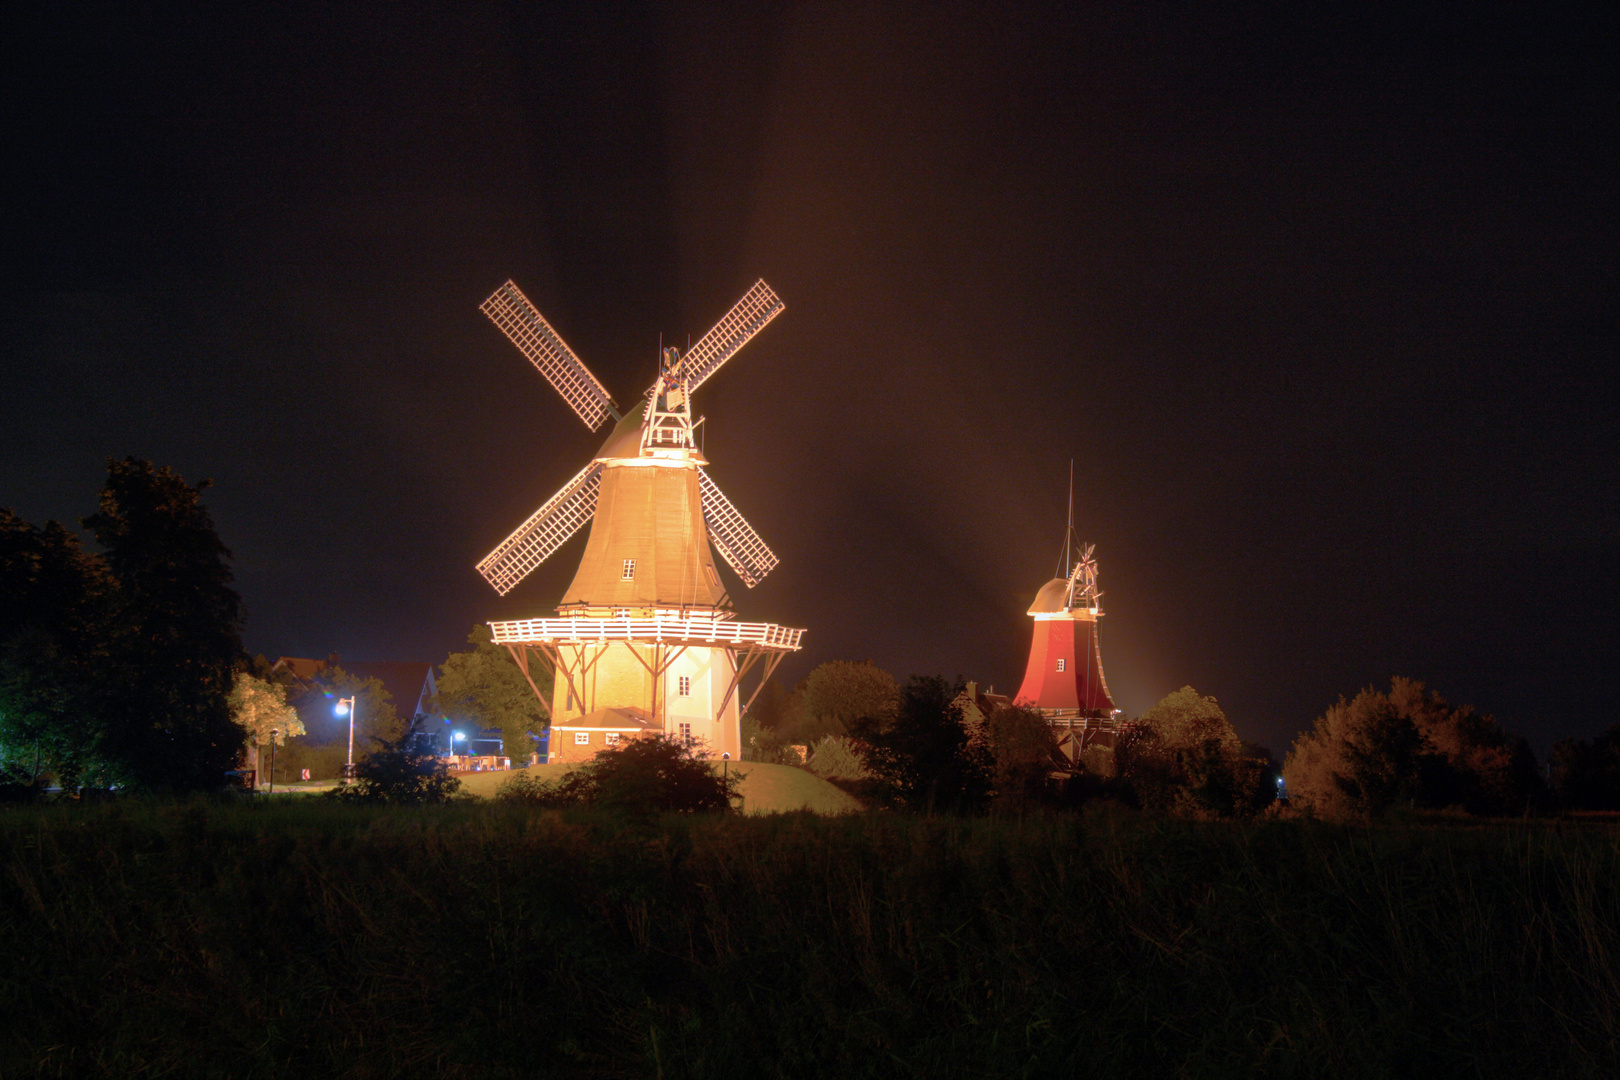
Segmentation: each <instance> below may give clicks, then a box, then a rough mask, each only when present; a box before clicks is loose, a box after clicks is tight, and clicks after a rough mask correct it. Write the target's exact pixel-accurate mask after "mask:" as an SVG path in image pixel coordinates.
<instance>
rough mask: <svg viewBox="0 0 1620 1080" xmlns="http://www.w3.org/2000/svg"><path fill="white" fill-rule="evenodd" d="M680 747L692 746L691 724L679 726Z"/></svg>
mask: <svg viewBox="0 0 1620 1080" xmlns="http://www.w3.org/2000/svg"><path fill="white" fill-rule="evenodd" d="M681 745H682V746H691V745H692V725H691V724H682V725H681Z"/></svg>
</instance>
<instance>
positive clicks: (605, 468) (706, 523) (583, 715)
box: [478, 281, 804, 761]
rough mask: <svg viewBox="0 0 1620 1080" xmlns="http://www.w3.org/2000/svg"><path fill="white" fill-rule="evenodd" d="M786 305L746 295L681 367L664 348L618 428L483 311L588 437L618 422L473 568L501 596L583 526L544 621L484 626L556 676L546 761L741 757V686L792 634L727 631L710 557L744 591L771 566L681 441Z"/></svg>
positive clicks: (548, 335)
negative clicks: (723, 370) (572, 567)
mask: <svg viewBox="0 0 1620 1080" xmlns="http://www.w3.org/2000/svg"><path fill="white" fill-rule="evenodd" d="M783 306H784V305H783V304H782V301H781V300H780V299H778V298H777V296H776V294H775V293H774V292H772V291H771V289H770V287H769V286H768V285H766V284H765V283H764V282H763V281H760V282H757V283H756V284H755V285H754V287H753V288H752V289H750V290H749V291H748V293H747V294H746V295H744V296H743V298H742V299H741V300H739V301H738V302H737V304H736V305H735V306H734V307H733V308H732V309H731V311H730V312H728V313H727V314H726V316H725V317H724V318H722V319H721V320H720V322H719V323H717V324H716V325H715V327H714V328H713V329H712V330H710V331H709V332H708V333H707V334H705V335H704V336H703V337H702V338H701V339H700V340H699V341H698V343H697V344H696V345H694V346H692V347H691V348H690V349H688V350H687V351H686V353H685V354H684V355H683V354H681V353H680V352H679V351H678V350H676V349H665V350H664V351H663V353H662V355H661V357H660V363H659V374H658V378H657V379H656V380H655V381H654V383H653V385H652V386H651V387H649V388H648V390H647V391H646V393H645V394H643V395H642V398H641V400H640V401H639V402H638V403H637V404H635V405H634V406H632V407H630V408H628V409H626V410H624V411H623V412H622V413H621V412H620V411H619V409H618V407H617V406H616V405H615V404H614V402H613V399H612V397H611V396H610V395H609V394H608V392H607V390H606V389H605V388H604V387H603V386H602V384H601V383H600V382H599V381H598V380H597V379H596V377H595V376H594V375H592V374H591V373H590V371H589V370H588V369H587V368H586V367H585V365H584V364H583V363H582V362H581V361H580V359H579V358H578V357H577V356H575V355H574V353H573V351H572V350H571V349H569V348H568V346H567V345H566V344H565V343H564V342H563V340H562V338H561V337H560V336H558V334H557V333H556V331H555V330H553V329H552V328H551V326H550V325H549V324H548V323H547V322H546V321H545V319H544V318H543V317H542V316H541V315H540V313H539V311H537V310H535V308H534V305H532V304H531V303H529V301H528V298H526V297H525V296H524V295H523V294H522V293H521V292H520V291H519V290H518V288H517V286H516V285H514V284H512V283H511V282H507V283H506V284H505V285H503V286H501V288H499V289H497V290H496V291H495V294H494V295H493V296H491V297H490V298H489V299H488V300H486V301H485V302H484V304H483V306H482V310H483V312H484V313H485V314H486V315H488V316H489V318H490V319H491V320H492V321H493V322H494V323H495V324H496V325H497V326H498V327H500V329H501V330H502V332H503V333H505V334H506V336H507V337H508V338H510V339H511V340H512V342H513V344H515V345H516V346H517V347H518V349H519V350H520V351H521V352H522V353H523V354H524V356H526V357H528V358H529V360H530V361H531V362H532V363H533V364H534V365H535V367H536V368H538V369H539V370H540V372H541V374H543V375H544V376H545V377H546V379H547V381H549V382H550V383H551V384H552V386H554V387H555V388H556V389H557V392H558V393H559V394H561V395H562V397H563V400H564V401H566V402H567V403H568V404H569V406H570V407H572V408H573V410H574V411H575V412H576V413H577V414H578V415H579V417H580V419H581V420H583V421H584V422H585V425H586V427H587V428H589V429H591V430H593V431H594V430H596V429H598V428H600V427H601V425H602V423H603V422H604V421H605V420H607V419H609V418H611V419H613V420H614V421H615V423H614V426H613V429H612V431H611V433H610V434H609V435H608V438H607V441H606V442H605V443H603V444H602V447H601V449H600V450H598V451H597V453H596V454H595V455H594V456H593V457H592V459H591V460H590V462H589V463H587V464H586V466H585V467H584V468H583V469H581V470H580V471H579V472H578V473H577V474H575V476H574V477H573V479H571V480H570V481H568V483H567V484H565V485H563V487H562V489H561V490H560V491H558V492H557V493H556V494H555V495H553V496H552V497H551V498H550V499H549V500H547V501H546V502H545V504H544V505H542V506H541V507H540V509H539V510H536V511H535V512H534V514H533V515H532V516H531V517H530V518H529V520H528V521H525V522H524V523H523V524H522V525H520V526H518V528H517V530H516V531H514V532H513V533H512V535H510V536H508V537H507V538H506V539H505V540H503V541H501V543H500V544H499V545H498V546H497V547H496V548H495V550H494V551H492V552H490V553H489V555H488V556H486V557H485V558H484V560H483V561H482V562H480V563H479V564H478V570H479V572H480V573H481V574H483V575H484V577H485V578H486V579H487V580H488V581H489V583H490V584H491V585H493V586H494V587H495V589H496V591H497V592H499V593H501V594H502V595H505V594H506V593H507V592H509V591H511V589H512V588H513V587H514V586H515V585H517V583H518V582H520V581H521V580H523V578H524V577H525V576H527V575H528V574H529V572H530V571H532V570H533V569H534V568H535V567H537V566H539V565H540V563H542V562H544V561H545V560H546V559H547V558H548V557H549V556H550V555H552V554H553V553H554V552H555V551H556V550H557V549H558V548H560V547H561V546H562V545H563V544H564V543H566V542H567V541H568V539H569V538H570V537H572V536H573V535H574V534H575V533H576V532H578V531H579V530H580V529H581V528H583V527H584V526H585V524H586V523H587V522H589V523H590V530H591V531H590V538H589V539H588V540H587V542H586V545H585V553H584V555H583V556H582V557H581V558H580V562H579V569H578V570H577V571H576V572H575V574H574V579H573V582H572V583H571V584H570V585H569V587H568V589H567V591H566V592H564V594H563V596H562V600H561V602H560V603H559V604H558V606H557V617H555V618H538V619H518V620H511V621H505V622H492V623H490V629H491V631H492V632H493V634H494V638H495V641H496V642H497V643H499V644H502V645H505V646H506V648H507V649H508V650H509V651H510V652H511V654H512V657H513V659H514V660H516V661H517V663H518V666H519V667H520V668H521V669H522V670H523V673H524V675H525V676H529V675H530V674H531V663H532V660H533V659H534V655H535V654H537V653H538V654H541V655H543V656H544V657H545V658H546V659H547V660H548V661H549V662H550V663H551V665H552V666H553V669H554V672H555V679H554V683H553V690H552V693H551V695H550V700H548V701H546V704H547V706H548V708H549V710H550V715H551V732H552V733H551V743H550V745H551V760H553V761H568V760H578V759H580V758H585V757H590V756H592V755H594V754H595V753H597V752H598V751H600V750H602V749H603V748H604V747H605V746H609V745H612V744H613V743H615V742H617V741H618V740H620V739H623V738H629V737H636V736H640V735H647V734H659V733H663V734H669V735H672V736H677V737H682V738H685V739H687V740H689V741H692V742H698V741H701V743H702V745H703V746H705V747H706V748H707V750H708V751H709V752H710V753H712V754H713V755H715V756H719V755H720V754H721V753H729V754H730V755H731V757H733V758H738V757H740V756H741V750H742V746H741V743H740V738H739V732H738V726H739V725H738V721H739V718H740V714H741V712H742V711H743V710H744V709H746V706H747V704H748V703H745V702H743V701H742V700H741V693H740V691H741V686H742V679H743V677H744V676H745V675H747V674H748V673H749V672H751V671H755V672H757V673H758V674H759V676H760V682H759V685H763V684H764V681H765V680H766V679H768V678H769V677H770V675H771V673H772V672H773V671H774V670H775V668H776V665H777V664H778V663H780V662H781V660H782V658H783V657H784V656H786V655H787V654H788V653H790V652H793V651H795V650H797V649H798V648H799V641H800V638H801V637H802V635H803V633H804V631H803V630H796V629H790V628H787V627H781V626H777V625H775V624H774V623H752V622H741V621H739V620H737V619H736V618H735V612H734V611H733V609H732V604H731V597H730V594H729V592H728V591H727V590H726V588H725V585H724V583H723V581H722V580H721V577H720V573H719V571H718V569H717V568H716V566H715V559H714V556H715V554H716V553H718V554H719V555H720V557H721V559H723V560H724V561H725V562H726V564H727V565H728V566H730V567H731V569H732V570H733V571H734V572H735V573H736V575H737V576H738V577H739V578H741V579H742V581H743V583H744V584H745V585H747V586H748V587H749V588H753V587H754V586H755V585H757V584H758V583H759V582H760V581H761V580H762V579H763V578H764V577H765V575H766V574H768V573H770V571H771V570H772V569H773V568H774V567H775V566H776V564H777V558H776V556H775V554H773V553H772V551H771V549H770V548H769V547H768V546H766V544H765V542H764V541H763V540H761V539H760V537H759V535H758V534H757V533H756V532H755V531H754V530H753V528H752V526H750V525H749V524H748V522H747V521H746V520H744V519H743V517H742V515H741V514H739V513H738V512H737V510H736V508H735V507H734V506H732V504H731V502H730V501H729V500H728V499H727V498H726V497H725V495H724V494H722V493H721V491H720V488H719V486H718V485H717V484H715V482H714V480H713V479H712V478H711V477H710V476H709V474H708V473H707V472H706V471H705V470H704V468H703V467H704V466H705V465H707V464H708V461H707V460H706V459H705V458H704V456H703V454H702V452H701V451H700V450H699V448H698V445H697V443H696V441H695V440H694V439H693V434H692V433H693V427H694V425H693V422H692V411H691V399H692V393H693V391H695V390H696V389H697V388H698V387H699V386H701V385H702V384H703V382H704V381H706V380H707V379H708V378H709V377H710V376H712V375H713V374H714V373H715V372H716V371H718V370H719V369H720V367H721V365H723V364H724V363H725V362H726V361H727V360H729V359H730V358H731V357H732V356H733V355H735V354H736V352H737V350H738V349H740V348H742V346H743V345H744V344H746V343H747V342H748V340H749V339H750V338H751V337H753V336H754V335H755V334H756V333H758V332H759V331H760V330H762V329H764V327H765V326H766V324H768V323H769V322H770V321H771V320H772V319H774V318H775V317H776V316H777V315H778V314H780V313H781V311H782V309H783ZM530 685H531V686H534V685H535V684H534V681H533V679H532V678H531V679H530ZM535 692H536V693H537V694H539V693H540V691H539V690H538V688H537V689H536V691H535ZM754 693H756V694H757V693H758V687H757V686H756V688H755V690H754ZM542 697H543V698H544V695H542ZM749 701H750V702H751V701H752V698H751V697H750V699H749Z"/></svg>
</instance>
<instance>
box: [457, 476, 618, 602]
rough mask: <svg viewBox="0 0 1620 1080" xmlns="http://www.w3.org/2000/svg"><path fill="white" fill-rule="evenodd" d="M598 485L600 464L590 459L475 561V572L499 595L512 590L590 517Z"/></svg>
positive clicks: (600, 481)
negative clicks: (479, 560) (557, 490)
mask: <svg viewBox="0 0 1620 1080" xmlns="http://www.w3.org/2000/svg"><path fill="white" fill-rule="evenodd" d="M601 489H602V466H601V464H600V463H599V462H595V461H593V462H591V463H590V464H589V465H587V466H585V467H584V468H583V469H581V470H580V471H579V472H578V473H576V474H575V476H574V478H573V479H572V480H570V481H568V483H566V484H564V485H563V487H562V490H561V491H559V492H557V494H555V495H553V496H552V497H551V498H550V499H547V500H546V503H545V505H544V506H542V507H540V509H538V510H536V511H535V512H534V514H533V515H532V516H531V517H530V518H529V520H528V521H525V522H524V523H523V524H522V525H519V526H518V527H517V529H516V530H515V531H514V532H513V533H512V535H511V536H508V537H507V538H506V539H505V540H502V541H501V542H500V544H499V546H497V547H496V548H495V550H494V551H492V552H490V553H489V554H488V555H486V556H484V561H483V562H481V563H479V564H478V572H479V573H480V574H483V575H484V578H485V580H487V581H488V582H489V583H490V584H491V585H493V586H495V591H496V592H498V593H500V594H501V595H502V596H505V595H506V594H507V593H509V592H511V591H512V587H513V586H514V585H516V584H517V583H518V582H520V581H522V580H523V579H524V578H525V577H527V576H528V575H529V571H531V570H533V569H534V568H535V567H537V566H539V565H540V564H541V563H543V562H545V561H546V559H547V558H549V557H550V555H551V553H552V552H554V551H556V550H557V549H558V548H560V547H562V546H563V545H564V544H566V543H567V542H568V538H569V537H571V536H573V535H574V534H575V533H576V532H578V531H579V530H580V527H581V526H582V525H584V524H585V523H586V522H587V521H589V520H591V516H592V515H593V514H595V513H596V497H597V494H598V493H599V492H600V491H601Z"/></svg>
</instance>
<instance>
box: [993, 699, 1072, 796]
mask: <svg viewBox="0 0 1620 1080" xmlns="http://www.w3.org/2000/svg"><path fill="white" fill-rule="evenodd" d="M981 737H982V738H983V740H984V746H985V753H986V755H987V757H988V758H989V762H990V788H991V791H992V793H993V796H994V799H995V804H996V805H997V806H998V807H1001V808H1003V809H1008V810H1021V809H1024V808H1026V807H1030V806H1033V805H1035V804H1037V803H1040V802H1044V801H1046V799H1047V796H1048V793H1049V790H1050V785H1049V784H1048V777H1049V776H1050V774H1051V772H1052V767H1053V759H1054V757H1055V756H1056V754H1057V738H1056V737H1055V736H1054V735H1053V734H1052V725H1051V724H1050V723H1048V722H1047V719H1046V717H1045V716H1043V715H1042V714H1041V713H1040V711H1039V710H1037V709H1029V708H1024V707H1022V706H1019V705H1003V706H1000V707H999V708H996V709H993V710H991V712H990V715H989V716H987V717H986V718H985V722H984V730H983V732H982V735H981Z"/></svg>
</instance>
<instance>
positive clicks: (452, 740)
mask: <svg viewBox="0 0 1620 1080" xmlns="http://www.w3.org/2000/svg"><path fill="white" fill-rule="evenodd" d="M457 739H460V740H461V749H462V750H463V752H465V751H466V749H467V735H466V733H465V732H461V731H452V732H451V733H450V756H451V757H455V756H456V740H457ZM464 764H465V763H464Z"/></svg>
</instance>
